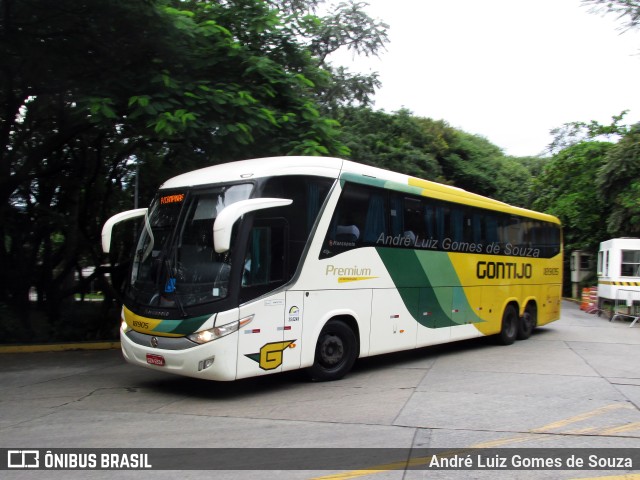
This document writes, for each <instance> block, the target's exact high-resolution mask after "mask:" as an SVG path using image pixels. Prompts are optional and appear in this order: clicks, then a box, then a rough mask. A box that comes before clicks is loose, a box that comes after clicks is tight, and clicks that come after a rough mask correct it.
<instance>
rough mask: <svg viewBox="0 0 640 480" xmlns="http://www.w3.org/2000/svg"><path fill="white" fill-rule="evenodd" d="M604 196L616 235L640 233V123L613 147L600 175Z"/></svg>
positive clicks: (609, 228)
mask: <svg viewBox="0 0 640 480" xmlns="http://www.w3.org/2000/svg"><path fill="white" fill-rule="evenodd" d="M597 186H598V188H599V191H600V194H601V197H602V198H603V199H604V201H605V202H606V204H607V205H608V207H609V209H610V213H609V215H608V217H607V219H606V225H607V231H608V232H609V234H610V235H611V236H612V237H628V236H639V235H640V125H637V126H635V127H633V128H632V129H631V130H630V131H629V133H627V134H626V135H625V136H624V137H622V139H620V141H619V142H618V143H617V144H616V145H614V146H612V147H611V149H610V150H609V152H608V154H607V162H606V164H605V165H604V166H603V168H602V169H601V170H600V172H599V174H598V176H597Z"/></svg>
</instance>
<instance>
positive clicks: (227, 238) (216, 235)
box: [213, 198, 293, 253]
mask: <svg viewBox="0 0 640 480" xmlns="http://www.w3.org/2000/svg"><path fill="white" fill-rule="evenodd" d="M292 203H293V200H288V199H284V198H252V199H249V200H240V201H239V202H236V203H232V204H231V205H229V206H228V207H225V208H224V209H223V210H222V211H221V212H220V213H219V214H218V216H217V218H216V221H215V222H214V223H213V246H214V247H215V250H216V252H217V253H224V252H227V251H229V248H231V231H232V230H233V224H234V223H236V220H238V219H239V218H240V217H241V216H243V215H244V214H245V213H249V212H254V211H256V210H263V209H265V208H274V207H285V206H287V205H291V204H292Z"/></svg>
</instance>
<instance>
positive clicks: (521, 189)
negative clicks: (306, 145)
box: [338, 108, 531, 206]
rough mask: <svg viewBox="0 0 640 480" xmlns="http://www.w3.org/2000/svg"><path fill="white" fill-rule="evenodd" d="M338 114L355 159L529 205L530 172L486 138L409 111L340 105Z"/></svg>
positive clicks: (345, 139)
mask: <svg viewBox="0 0 640 480" xmlns="http://www.w3.org/2000/svg"><path fill="white" fill-rule="evenodd" d="M338 118H339V120H340V123H341V124H342V125H343V137H342V138H343V141H344V143H345V144H346V145H347V146H348V147H349V148H350V150H351V157H350V158H352V159H354V160H356V161H359V162H363V163H367V164H370V165H376V166H379V167H382V168H386V169H389V170H394V171H398V172H402V173H405V174H408V175H413V176H416V177H421V178H426V179H430V180H435V181H439V182H444V183H450V184H453V185H455V186H457V187H460V188H464V189H466V190H469V191H472V192H474V193H480V194H482V195H487V196H491V197H493V198H496V199H499V200H502V201H505V202H508V203H511V204H514V205H520V206H528V201H529V197H528V189H529V186H530V182H531V173H530V171H529V170H528V169H527V168H526V167H525V166H524V165H523V164H522V163H520V162H519V161H518V159H514V158H508V157H505V156H504V154H503V153H502V151H501V150H500V149H499V148H498V147H497V146H495V145H493V144H492V143H491V142H489V141H488V140H486V139H485V138H482V137H479V136H476V135H471V134H468V133H466V132H463V131H460V130H457V129H454V128H452V127H450V126H449V125H447V123H446V122H444V121H442V120H432V119H430V118H420V117H415V116H413V115H412V114H411V112H409V111H408V110H400V111H398V112H395V113H385V112H383V111H374V110H372V109H370V108H343V109H341V110H340V111H339V117H338Z"/></svg>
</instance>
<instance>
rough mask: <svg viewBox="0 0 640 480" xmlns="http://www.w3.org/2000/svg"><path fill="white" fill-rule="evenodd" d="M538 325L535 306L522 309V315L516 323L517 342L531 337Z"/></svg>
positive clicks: (530, 305)
mask: <svg viewBox="0 0 640 480" xmlns="http://www.w3.org/2000/svg"><path fill="white" fill-rule="evenodd" d="M537 323H538V313H537V309H536V307H535V305H532V304H529V305H527V307H526V308H525V309H524V315H522V317H521V318H520V321H519V322H518V340H526V339H527V338H529V337H530V336H531V333H532V332H533V329H534V328H536V325H537Z"/></svg>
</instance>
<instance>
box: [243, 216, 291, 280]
mask: <svg viewBox="0 0 640 480" xmlns="http://www.w3.org/2000/svg"><path fill="white" fill-rule="evenodd" d="M284 247H285V226H284V224H283V223H281V222H280V223H278V224H275V225H269V226H256V227H254V228H253V229H252V230H251V232H250V236H249V245H248V247H247V251H246V253H245V257H244V261H243V269H242V286H243V288H244V287H258V286H269V285H273V284H278V283H281V282H283V281H284V278H285V263H286V255H285V248H284Z"/></svg>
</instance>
